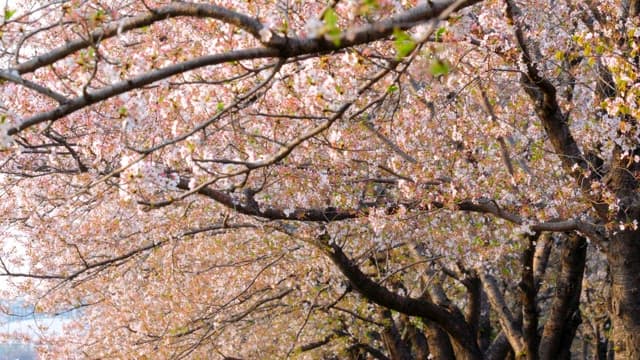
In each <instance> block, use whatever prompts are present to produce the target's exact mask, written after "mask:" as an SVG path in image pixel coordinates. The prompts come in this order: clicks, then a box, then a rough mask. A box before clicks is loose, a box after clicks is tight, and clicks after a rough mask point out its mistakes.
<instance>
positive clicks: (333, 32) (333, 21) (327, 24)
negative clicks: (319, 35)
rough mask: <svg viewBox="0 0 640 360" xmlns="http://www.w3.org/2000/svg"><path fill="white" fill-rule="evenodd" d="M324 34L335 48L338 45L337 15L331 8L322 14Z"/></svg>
mask: <svg viewBox="0 0 640 360" xmlns="http://www.w3.org/2000/svg"><path fill="white" fill-rule="evenodd" d="M322 20H323V21H324V33H325V35H326V36H327V38H328V39H329V40H331V41H332V42H333V44H334V45H335V46H339V45H340V33H341V32H340V28H339V27H338V14H336V11H335V10H333V9H332V8H329V9H327V11H325V12H324V16H323V18H322Z"/></svg>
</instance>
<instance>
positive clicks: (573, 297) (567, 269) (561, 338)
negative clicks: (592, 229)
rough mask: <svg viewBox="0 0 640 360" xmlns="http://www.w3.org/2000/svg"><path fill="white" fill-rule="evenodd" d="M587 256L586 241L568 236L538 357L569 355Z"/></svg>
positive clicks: (567, 356) (578, 314)
mask: <svg viewBox="0 0 640 360" xmlns="http://www.w3.org/2000/svg"><path fill="white" fill-rule="evenodd" d="M586 258H587V240H586V239H585V238H584V237H583V236H579V235H577V234H571V235H569V236H568V237H567V242H566V244H565V245H564V247H563V249H562V254H561V260H560V261H561V266H560V273H559V274H558V279H557V281H556V290H555V292H556V293H555V296H554V298H553V301H552V303H551V309H550V310H549V319H548V320H547V322H546V323H545V325H544V331H543V334H542V340H541V342H540V350H539V353H540V359H541V360H546V359H549V360H555V359H569V358H570V357H571V353H570V349H571V343H572V342H573V338H574V336H575V333H576V329H577V328H578V326H579V325H580V322H581V321H580V320H581V319H580V309H579V305H580V292H581V290H582V276H583V274H584V267H585V261H586Z"/></svg>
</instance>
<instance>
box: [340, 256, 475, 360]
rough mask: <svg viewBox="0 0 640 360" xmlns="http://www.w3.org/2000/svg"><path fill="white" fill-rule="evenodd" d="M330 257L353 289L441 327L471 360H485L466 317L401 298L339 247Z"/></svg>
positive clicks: (429, 303)
mask: <svg viewBox="0 0 640 360" xmlns="http://www.w3.org/2000/svg"><path fill="white" fill-rule="evenodd" d="M329 246H330V249H328V251H327V254H328V256H329V257H330V258H331V260H332V261H333V262H334V263H335V264H336V265H337V266H338V268H339V269H340V271H341V272H342V274H344V275H345V276H346V277H347V278H348V279H349V281H350V282H351V284H352V285H353V287H354V288H355V289H356V290H358V292H360V294H362V295H363V296H364V297H366V298H367V299H369V300H371V301H373V302H374V303H376V304H378V305H380V306H383V307H386V308H388V309H391V310H395V311H398V312H400V313H403V314H406V315H409V316H419V317H423V318H426V319H429V320H433V321H434V322H436V323H437V324H438V325H440V326H441V327H442V328H443V329H444V330H445V331H447V333H449V334H450V335H451V337H452V338H454V339H455V341H456V342H458V344H459V345H460V346H461V348H463V349H464V350H465V352H466V353H467V354H468V357H469V358H470V359H480V358H481V357H482V355H481V353H480V349H479V348H478V346H477V344H476V342H475V338H474V337H473V334H472V331H471V329H470V328H469V326H468V324H467V323H466V322H465V320H464V317H462V316H461V315H460V314H459V313H457V312H455V311H451V310H450V309H449V308H447V307H444V306H438V305H436V304H434V303H433V302H431V301H427V300H422V299H415V298H412V297H409V296H401V295H398V294H396V293H394V292H391V291H390V290H388V289H387V288H386V287H383V286H381V285H380V284H378V283H376V282H374V281H373V280H371V279H370V278H369V277H368V276H367V275H365V274H364V273H363V272H362V271H361V270H360V268H359V267H358V266H357V265H356V264H354V263H353V262H352V261H351V260H350V259H349V258H348V257H347V256H346V255H345V253H344V252H343V251H342V248H340V246H338V245H337V244H330V245H329Z"/></svg>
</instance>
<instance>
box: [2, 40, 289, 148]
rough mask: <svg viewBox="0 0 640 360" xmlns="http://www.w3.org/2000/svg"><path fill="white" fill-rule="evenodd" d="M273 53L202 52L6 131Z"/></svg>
mask: <svg viewBox="0 0 640 360" xmlns="http://www.w3.org/2000/svg"><path fill="white" fill-rule="evenodd" d="M277 55H278V51H277V50H274V49H268V48H254V49H245V50H236V51H230V52H228V53H223V54H215V55H206V56H201V57H198V58H195V59H192V60H188V61H185V62H182V63H178V64H173V65H169V66H167V67H164V68H161V69H158V70H154V71H150V72H148V73H145V74H142V75H140V76H136V77H134V78H132V79H129V80H123V81H119V82H117V83H115V84H112V85H110V86H106V87H104V88H102V89H99V90H96V91H91V92H88V93H87V94H86V95H83V96H79V97H77V98H75V99H72V100H70V101H67V102H65V103H64V104H63V105H61V106H59V107H57V108H55V109H53V110H50V111H47V112H43V113H39V114H37V115H34V116H32V117H30V118H27V119H25V120H23V121H22V122H21V123H20V124H18V125H17V126H15V127H12V128H10V129H9V130H8V131H7V133H8V134H9V135H15V134H17V133H18V132H20V131H22V130H24V129H26V128H29V127H31V126H34V125H37V124H41V123H43V122H46V121H51V120H57V119H60V118H61V117H63V116H66V115H69V114H71V113H73V112H75V111H77V110H80V109H82V108H84V107H87V106H89V105H92V104H95V103H98V102H100V101H104V100H107V99H109V98H112V97H114V96H116V95H120V94H122V93H125V92H127V91H130V90H133V89H137V88H140V87H142V86H145V85H149V84H151V83H153V82H156V81H159V80H162V79H165V78H168V77H170V76H173V75H176V74H180V73H183V72H186V71H189V70H194V69H197V68H201V67H204V66H210V65H217V64H222V63H225V62H229V61H238V60H250V59H259V58H266V57H276V56H277Z"/></svg>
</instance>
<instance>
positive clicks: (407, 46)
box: [393, 28, 416, 59]
mask: <svg viewBox="0 0 640 360" xmlns="http://www.w3.org/2000/svg"><path fill="white" fill-rule="evenodd" d="M393 37H394V38H395V40H394V41H393V46H394V47H395V49H396V58H398V59H402V58H404V57H405V56H407V55H409V54H411V52H412V51H413V49H415V48H416V42H415V41H413V39H412V38H411V36H409V34H407V32H406V31H403V30H400V29H398V28H395V29H393Z"/></svg>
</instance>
